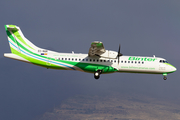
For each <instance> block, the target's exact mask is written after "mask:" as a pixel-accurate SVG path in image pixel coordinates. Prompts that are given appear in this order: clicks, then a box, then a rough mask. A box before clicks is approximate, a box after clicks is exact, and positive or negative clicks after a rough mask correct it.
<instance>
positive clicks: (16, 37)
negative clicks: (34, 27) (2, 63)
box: [5, 25, 38, 54]
mask: <svg viewBox="0 0 180 120" xmlns="http://www.w3.org/2000/svg"><path fill="white" fill-rule="evenodd" d="M5 29H6V33H7V36H8V40H9V45H10V48H11V52H12V53H13V54H20V53H21V52H22V51H21V50H22V49H27V50H29V51H33V52H35V51H37V50H38V47H37V46H35V45H34V44H33V43H31V42H30V41H29V40H28V39H27V38H25V37H24V35H23V33H22V32H21V29H20V28H19V27H18V26H16V25H5Z"/></svg>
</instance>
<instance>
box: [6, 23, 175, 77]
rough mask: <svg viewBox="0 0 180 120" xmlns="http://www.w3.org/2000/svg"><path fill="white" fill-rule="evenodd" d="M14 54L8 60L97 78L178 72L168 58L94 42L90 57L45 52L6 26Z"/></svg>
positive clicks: (8, 54)
mask: <svg viewBox="0 0 180 120" xmlns="http://www.w3.org/2000/svg"><path fill="white" fill-rule="evenodd" d="M5 30H6V33H7V38H8V41H9V45H10V49H11V53H4V57H7V58H11V59H15V60H19V61H23V62H27V63H31V64H34V65H38V66H42V67H45V68H51V69H59V70H77V71H81V72H88V73H93V74H94V78H95V79H99V78H100V75H101V74H107V73H116V72H120V73H146V74H162V75H163V76H164V77H163V79H164V80H166V79H167V74H169V73H173V72H175V71H176V70H177V69H176V67H174V66H173V65H171V64H169V63H168V62H167V60H166V59H164V58H160V57H156V56H155V55H154V56H153V57H143V56H124V55H123V54H121V52H120V48H121V46H120V45H119V49H118V52H116V51H111V50H105V48H104V45H103V43H102V42H100V41H94V42H92V43H91V46H90V48H89V52H88V54H81V53H79V54H75V53H74V52H73V51H72V53H58V52H55V51H51V50H47V49H43V48H40V47H37V46H35V45H34V44H33V43H31V42H30V41H29V40H28V39H27V38H26V37H25V36H24V35H23V33H22V32H21V29H20V27H18V26H16V25H5Z"/></svg>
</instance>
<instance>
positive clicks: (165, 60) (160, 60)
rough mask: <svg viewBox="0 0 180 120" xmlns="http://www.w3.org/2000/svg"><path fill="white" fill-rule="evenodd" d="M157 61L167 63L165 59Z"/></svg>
mask: <svg viewBox="0 0 180 120" xmlns="http://www.w3.org/2000/svg"><path fill="white" fill-rule="evenodd" d="M159 62H160V63H168V61H166V60H160V61H159Z"/></svg>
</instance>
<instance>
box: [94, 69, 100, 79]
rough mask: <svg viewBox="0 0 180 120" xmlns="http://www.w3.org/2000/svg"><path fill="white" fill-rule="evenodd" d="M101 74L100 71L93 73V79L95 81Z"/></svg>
mask: <svg viewBox="0 0 180 120" xmlns="http://www.w3.org/2000/svg"><path fill="white" fill-rule="evenodd" d="M101 73H102V70H97V71H95V72H94V78H95V79H99V78H100V74H101Z"/></svg>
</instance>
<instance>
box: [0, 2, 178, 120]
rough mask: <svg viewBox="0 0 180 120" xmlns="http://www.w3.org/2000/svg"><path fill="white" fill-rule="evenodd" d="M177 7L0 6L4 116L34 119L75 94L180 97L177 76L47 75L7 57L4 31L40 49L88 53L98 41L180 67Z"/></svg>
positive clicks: (0, 94)
mask: <svg viewBox="0 0 180 120" xmlns="http://www.w3.org/2000/svg"><path fill="white" fill-rule="evenodd" d="M179 5H180V1H179V0H171V1H169V0H151V1H148V0H136V1H135V0H88V1H87V0H63V1H62V0H61V1H59V0H53V1H52V0H51V1H47V0H43V1H40V0H39V1H37V0H31V1H26V0H16V1H14V0H12V1H1V2H0V15H1V19H0V21H1V22H0V38H1V39H0V41H1V47H0V58H2V59H0V60H1V63H0V64H1V69H0V71H1V73H3V74H1V75H0V77H1V81H0V82H1V84H0V89H1V91H0V99H1V103H2V107H0V111H1V112H0V114H1V115H0V118H2V119H4V120H14V119H13V118H15V119H18V120H21V119H22V120H23V119H27V118H29V119H32V118H33V117H35V116H36V115H39V114H42V113H43V112H45V111H46V110H48V109H51V108H53V106H54V105H58V104H60V102H59V101H61V100H64V99H66V98H68V97H70V96H73V95H76V94H104V93H106V92H109V91H112V92H120V93H121V92H123V93H126V92H127V93H128V92H136V93H141V94H150V95H152V96H154V97H158V96H159V97H163V98H167V99H168V98H172V99H180V95H179V90H180V88H179V84H180V82H179V80H178V78H179V77H180V76H179V75H178V71H177V72H175V73H173V74H170V75H168V80H167V81H163V79H162V75H142V74H121V73H119V74H116V73H115V74H107V75H101V78H100V80H98V81H96V80H94V78H93V74H88V73H81V72H74V71H58V70H47V69H44V68H40V67H38V66H32V65H29V64H27V63H21V62H18V61H14V60H10V59H7V58H3V54H4V53H8V52H10V48H9V44H8V40H7V36H6V33H5V29H4V25H5V24H15V25H18V26H19V27H21V30H22V32H23V33H24V35H25V36H26V37H27V38H28V39H29V40H30V41H31V42H33V43H34V44H35V45H37V46H39V47H42V48H51V49H53V50H57V51H59V52H71V51H74V52H75V53H87V52H88V50H89V47H90V44H91V42H92V41H95V40H99V41H102V42H103V43H104V46H105V48H106V49H109V50H115V51H117V50H118V44H119V43H120V44H121V47H122V48H121V52H122V53H123V54H124V55H138V56H140V55H142V56H152V55H156V56H158V57H163V58H166V59H167V60H168V61H169V62H170V63H171V64H173V65H174V66H176V67H177V68H179V60H180V56H179V51H180V47H179V45H180V34H179V33H180V7H179ZM18 70H19V71H20V72H17V71H18ZM33 77H34V78H33ZM21 113H23V116H21ZM9 114H11V116H9Z"/></svg>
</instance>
